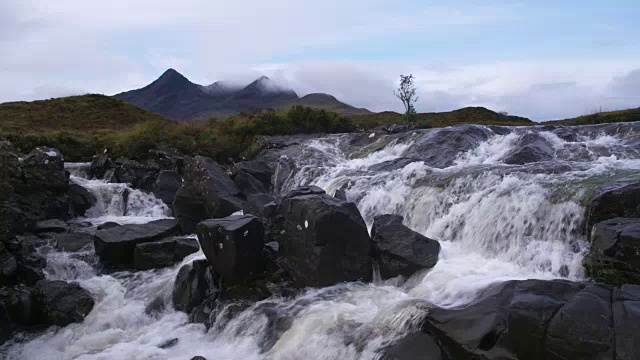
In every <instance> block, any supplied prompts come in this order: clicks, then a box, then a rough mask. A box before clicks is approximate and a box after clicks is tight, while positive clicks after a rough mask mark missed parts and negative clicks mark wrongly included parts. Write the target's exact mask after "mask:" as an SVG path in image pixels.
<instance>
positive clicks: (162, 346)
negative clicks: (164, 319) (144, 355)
mask: <svg viewBox="0 0 640 360" xmlns="http://www.w3.org/2000/svg"><path fill="white" fill-rule="evenodd" d="M176 345H178V338H173V339H171V340H167V341H165V342H163V343H162V344H160V345H158V347H159V348H160V349H168V348H170V347H174V346H176Z"/></svg>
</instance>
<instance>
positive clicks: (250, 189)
mask: <svg viewBox="0 0 640 360" xmlns="http://www.w3.org/2000/svg"><path fill="white" fill-rule="evenodd" d="M233 181H234V182H235V183H236V185H237V186H238V188H239V189H240V191H241V192H242V194H243V195H244V196H245V197H247V196H249V195H254V194H261V193H266V192H267V188H265V187H264V185H263V184H262V183H261V182H260V181H259V180H258V179H256V178H254V177H253V176H251V175H250V174H248V173H246V172H244V171H240V172H238V173H237V174H236V176H235V177H234V178H233Z"/></svg>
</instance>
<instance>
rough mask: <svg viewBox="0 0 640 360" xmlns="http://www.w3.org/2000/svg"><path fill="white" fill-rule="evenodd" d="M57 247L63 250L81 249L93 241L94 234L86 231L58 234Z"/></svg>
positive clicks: (74, 250)
mask: <svg viewBox="0 0 640 360" xmlns="http://www.w3.org/2000/svg"><path fill="white" fill-rule="evenodd" d="M55 241H56V248H57V249H58V250H61V251H68V252H76V251H80V250H82V249H83V248H85V247H86V246H88V245H89V244H91V243H93V241H94V236H93V235H91V234H89V233H86V232H81V231H78V232H73V233H64V234H58V235H56V236H55Z"/></svg>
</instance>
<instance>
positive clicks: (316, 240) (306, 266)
mask: <svg viewBox="0 0 640 360" xmlns="http://www.w3.org/2000/svg"><path fill="white" fill-rule="evenodd" d="M320 191H321V190H320ZM318 192H319V191H318V189H316V188H305V189H299V190H294V191H292V192H290V193H289V194H287V195H286V196H285V197H284V198H283V200H282V203H281V204H280V206H279V207H278V209H277V211H276V213H275V216H274V217H273V218H272V219H271V221H270V231H269V232H270V234H271V236H272V237H273V239H274V240H276V241H277V242H278V243H279V244H280V246H279V251H280V256H281V262H282V266H283V267H284V268H285V269H286V270H287V272H288V273H289V274H290V275H291V277H292V278H293V280H294V281H295V282H296V284H297V285H299V286H314V287H318V286H330V285H333V284H336V283H339V282H343V281H357V280H362V281H369V280H371V276H372V258H371V253H372V250H373V242H372V241H371V238H370V237H369V233H368V231H367V226H366V224H365V222H364V220H363V219H362V216H361V215H360V212H359V211H358V208H357V207H356V205H355V204H354V203H350V202H345V201H341V200H338V199H336V198H334V197H332V196H329V195H327V194H324V193H320V194H318Z"/></svg>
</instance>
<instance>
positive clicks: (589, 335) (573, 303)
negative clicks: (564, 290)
mask: <svg viewBox="0 0 640 360" xmlns="http://www.w3.org/2000/svg"><path fill="white" fill-rule="evenodd" d="M613 330H614V327H613V318H612V309H611V288H606V287H603V286H600V285H588V286H587V287H586V288H585V289H584V290H582V291H580V292H579V293H577V294H576V295H575V296H574V297H573V298H571V299H570V300H569V301H567V303H566V304H565V305H564V306H563V307H562V308H560V310H558V311H557V313H556V314H555V315H554V316H553V318H552V319H551V321H550V322H549V326H548V327H547V337H546V342H545V347H546V358H547V359H613V354H614V333H613Z"/></svg>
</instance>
